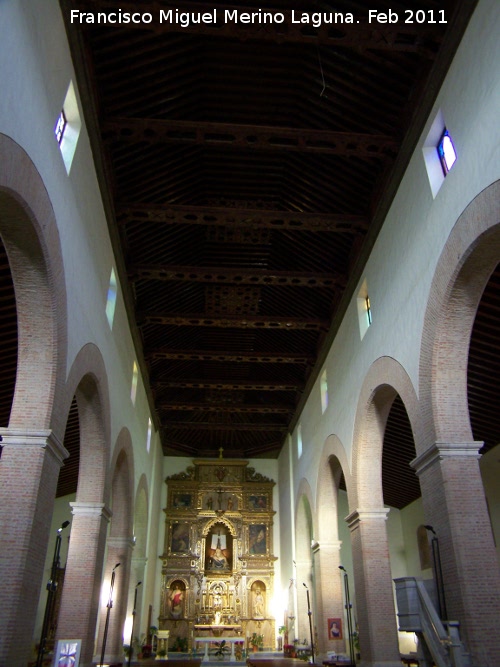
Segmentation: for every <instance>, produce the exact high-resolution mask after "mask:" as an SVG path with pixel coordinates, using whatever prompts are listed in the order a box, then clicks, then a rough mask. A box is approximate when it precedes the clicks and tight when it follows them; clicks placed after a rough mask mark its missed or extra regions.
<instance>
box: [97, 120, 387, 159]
mask: <svg viewBox="0 0 500 667" xmlns="http://www.w3.org/2000/svg"><path fill="white" fill-rule="evenodd" d="M102 134H103V139H104V142H105V143H110V142H114V141H119V142H121V143H123V142H127V143H147V144H158V143H188V144H204V145H207V146H216V147H218V148H220V147H228V146H229V147H231V148H239V149H241V148H244V149H248V150H267V151H301V152H309V153H322V154H325V153H327V154H330V155H342V156H346V157H351V156H356V157H358V158H361V157H362V158H379V159H380V158H381V157H389V158H391V159H392V158H394V156H395V155H396V154H397V152H398V150H399V142H398V141H397V140H396V139H394V138H393V137H390V136H387V135H380V134H366V133H361V132H332V131H328V130H312V129H306V128H289V127H268V126H264V125H236V124H234V123H209V122H200V121H190V120H189V121H188V120H162V119H155V118H113V119H111V120H107V121H104V122H103V124H102Z"/></svg>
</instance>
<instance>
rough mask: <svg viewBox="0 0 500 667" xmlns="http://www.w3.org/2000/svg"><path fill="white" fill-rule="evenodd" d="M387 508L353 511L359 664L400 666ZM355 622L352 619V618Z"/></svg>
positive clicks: (352, 538)
mask: <svg viewBox="0 0 500 667" xmlns="http://www.w3.org/2000/svg"><path fill="white" fill-rule="evenodd" d="M388 512H389V510H388V509H386V508H382V509H380V510H368V511H363V510H356V511H354V512H352V513H351V514H350V515H349V516H348V517H347V519H346V521H347V523H348V526H349V529H350V531H351V541H352V558H353V567H354V579H355V582H356V610H357V613H358V619H357V620H358V624H359V642H360V651H361V661H362V662H361V664H362V665H376V666H377V667H401V659H400V655H399V645H398V634H397V620H396V610H395V608H394V595H393V583H392V577H391V564H390V560H389V546H388V541H387V529H386V519H387V514H388ZM353 624H354V619H353Z"/></svg>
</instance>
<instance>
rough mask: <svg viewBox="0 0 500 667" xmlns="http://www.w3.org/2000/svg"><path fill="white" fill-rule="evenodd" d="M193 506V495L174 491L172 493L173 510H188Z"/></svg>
mask: <svg viewBox="0 0 500 667" xmlns="http://www.w3.org/2000/svg"><path fill="white" fill-rule="evenodd" d="M192 504H193V495H192V494H191V493H185V492H181V491H174V492H173V493H172V502H171V507H172V508H173V509H185V508H186V509H187V508H189V507H191V506H192Z"/></svg>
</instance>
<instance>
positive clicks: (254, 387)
mask: <svg viewBox="0 0 500 667" xmlns="http://www.w3.org/2000/svg"><path fill="white" fill-rule="evenodd" d="M151 384H152V386H153V387H158V388H162V389H237V390H240V391H293V392H296V391H302V389H303V387H304V385H303V384H302V383H298V382H293V383H292V382H207V381H205V380H154V379H152V380H151Z"/></svg>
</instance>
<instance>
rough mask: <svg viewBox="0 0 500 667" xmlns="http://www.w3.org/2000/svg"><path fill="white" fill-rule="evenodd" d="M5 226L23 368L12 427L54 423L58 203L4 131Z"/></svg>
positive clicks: (60, 327) (59, 350)
mask: <svg viewBox="0 0 500 667" xmlns="http://www.w3.org/2000/svg"><path fill="white" fill-rule="evenodd" d="M0 155H2V160H0V233H1V235H2V239H3V242H4V245H5V249H6V251H7V255H8V257H9V265H10V269H11V274H12V279H13V282H14V287H15V292H16V308H17V320H18V368H17V377H16V388H15V393H14V401H13V405H12V410H11V417H10V423H9V428H10V429H18V428H22V429H31V430H35V429H48V428H52V429H54V430H55V432H56V435H57V436H58V437H59V438H62V437H63V436H64V424H61V420H60V416H59V414H58V412H57V411H54V410H53V405H54V402H55V397H56V394H57V392H58V391H60V390H61V389H62V387H63V384H64V380H63V378H64V376H65V372H64V371H65V363H66V358H65V351H66V340H67V315H66V291H65V281H64V269H63V261H62V254H61V244H60V239H59V232H58V229H57V223H56V219H55V214H54V210H53V208H52V204H51V201H50V199H49V195H48V193H47V190H46V189H45V185H44V183H43V181H42V178H41V176H40V174H39V173H38V171H37V169H36V167H35V165H34V164H33V162H32V161H31V159H30V158H29V156H28V155H27V154H26V152H25V151H24V149H22V148H21V147H20V146H19V145H18V144H16V142H14V141H13V140H12V139H10V138H9V137H7V136H5V135H3V134H0Z"/></svg>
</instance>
